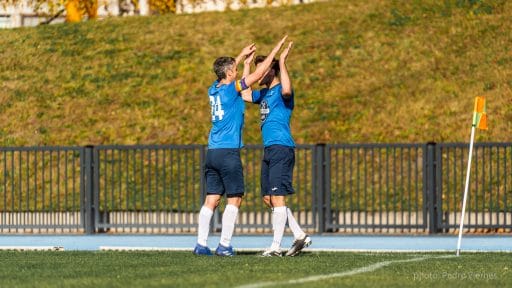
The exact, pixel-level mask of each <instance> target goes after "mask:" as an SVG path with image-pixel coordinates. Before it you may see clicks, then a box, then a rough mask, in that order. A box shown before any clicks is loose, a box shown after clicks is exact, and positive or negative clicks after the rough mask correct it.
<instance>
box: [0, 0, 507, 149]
mask: <svg viewBox="0 0 512 288" xmlns="http://www.w3.org/2000/svg"><path fill="white" fill-rule="evenodd" d="M511 8H512V4H511V2H509V1H485V0H481V1H460V0H446V1H434V0H428V1H419V0H415V1H332V2H322V3H314V4H308V5H297V6H290V7H280V8H265V9H251V10H242V11H229V12H225V13H217V12H214V13H202V14H194V15H164V16H155V17H138V18H137V17H131V18H112V19H106V20H103V21H97V22H85V23H79V24H76V25H50V26H45V27H37V28H23V29H14V30H1V31H0V57H1V59H2V61H0V102H1V103H2V105H0V131H2V133H1V134H0V135H1V136H2V137H1V138H0V143H1V144H2V145H24V146H26V145H87V144H93V145H98V144H167V143H179V144H190V143H198V144H205V143H206V141H207V135H208V131H209V128H210V123H209V122H208V119H209V113H210V108H209V103H208V100H207V98H206V96H205V95H206V90H207V87H208V86H209V85H210V84H211V82H212V81H213V80H214V78H215V77H214V75H213V73H212V71H211V63H213V61H214V59H215V58H216V57H218V56H222V55H232V56H234V55H236V54H237V53H238V52H239V51H240V49H241V48H242V47H243V46H244V45H245V44H247V43H251V42H255V43H256V44H257V49H258V53H261V54H265V53H267V52H268V51H269V50H270V49H271V47H272V45H273V43H274V42H276V41H277V40H278V39H279V37H281V36H282V35H283V34H289V36H290V40H293V41H294V43H295V45H294V48H293V50H292V52H291V54H290V57H289V63H288V66H289V70H290V73H291V75H292V83H293V85H294V88H295V91H296V101H295V102H296V106H295V107H296V109H295V111H294V115H293V118H292V132H293V134H294V137H295V140H296V142H297V143H319V142H325V143H336V142H338V143H339V142H427V141H437V142H441V141H448V142H452V141H453V142H463V141H467V140H468V138H469V127H470V123H471V117H472V115H471V111H472V103H473V98H474V97H475V96H477V95H485V96H487V99H488V107H487V108H488V114H489V119H490V120H489V127H490V129H489V131H486V132H482V133H479V134H478V140H479V141H510V140H511V138H510V133H508V131H510V123H512V110H511V109H509V108H510V99H511V96H512V95H511V91H512V90H511V88H512V84H511V83H512V82H511V81H510V79H511V75H512V68H511V67H512V66H511V65H509V64H510V63H511V57H510V51H509V49H508V47H511V46H512V38H510V37H509V34H510V33H509V31H510V30H511V28H512V27H511V26H512V22H511V21H508V19H510V18H511V16H512V12H511V11H512V9H511ZM255 88H256V87H255ZM258 112H259V111H258V108H257V106H256V105H247V111H246V129H245V132H244V138H245V139H244V140H245V142H246V143H260V142H261V136H260V129H259V116H258Z"/></svg>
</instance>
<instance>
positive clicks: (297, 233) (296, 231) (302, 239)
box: [283, 148, 312, 256]
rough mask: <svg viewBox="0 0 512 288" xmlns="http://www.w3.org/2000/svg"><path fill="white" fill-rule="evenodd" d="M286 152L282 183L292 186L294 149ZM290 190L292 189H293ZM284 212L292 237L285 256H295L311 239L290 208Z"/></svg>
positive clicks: (309, 243)
mask: <svg viewBox="0 0 512 288" xmlns="http://www.w3.org/2000/svg"><path fill="white" fill-rule="evenodd" d="M288 154H289V157H288V158H289V159H290V161H288V162H286V165H285V166H286V167H285V168H284V171H286V173H283V183H284V185H286V186H289V187H292V181H293V168H294V166H295V151H294V150H293V148H290V149H289V150H288ZM291 191H293V189H292V190H291ZM286 213H287V216H288V227H290V230H292V233H293V238H294V241H293V244H292V247H291V248H290V249H289V250H288V251H287V252H286V256H295V255H298V254H299V253H300V252H301V251H302V249H304V248H305V247H308V246H309V245H311V243H312V241H311V238H310V237H309V235H307V234H306V233H304V231H303V230H302V228H301V227H300V225H299V223H298V222H297V220H296V219H295V217H294V216H293V213H292V210H291V209H290V208H287V209H286Z"/></svg>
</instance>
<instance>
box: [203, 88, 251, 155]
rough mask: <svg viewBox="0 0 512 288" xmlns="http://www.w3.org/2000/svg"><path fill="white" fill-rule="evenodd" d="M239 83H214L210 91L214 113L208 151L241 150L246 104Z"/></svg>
mask: <svg viewBox="0 0 512 288" xmlns="http://www.w3.org/2000/svg"><path fill="white" fill-rule="evenodd" d="M238 82H239V81H238V80H237V81H233V82H231V83H229V84H226V85H220V86H217V85H218V84H219V82H218V81H215V82H213V84H212V86H210V88H209V89H208V97H209V98H210V106H211V113H212V118H211V120H212V129H211V130H210V136H209V137H208V149H218V148H241V147H242V146H243V142H242V129H243V126H244V112H245V103H244V100H243V99H242V97H241V94H240V88H239V85H236V84H237V83H238Z"/></svg>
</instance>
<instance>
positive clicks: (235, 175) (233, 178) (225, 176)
mask: <svg viewBox="0 0 512 288" xmlns="http://www.w3.org/2000/svg"><path fill="white" fill-rule="evenodd" d="M219 160H220V161H222V163H223V166H222V169H221V175H222V181H223V184H224V187H225V189H226V196H227V204H226V208H225V209H224V213H223V214H222V231H221V235H220V243H219V246H218V247H217V250H216V251H215V254H217V255H219V256H233V255H235V251H234V250H233V247H232V246H231V238H232V236H233V232H234V230H235V224H236V220H237V217H238V209H239V208H240V205H241V203H242V197H243V195H244V175H243V168H242V161H241V159H240V149H229V150H227V151H225V155H223V156H222V158H221V159H219Z"/></svg>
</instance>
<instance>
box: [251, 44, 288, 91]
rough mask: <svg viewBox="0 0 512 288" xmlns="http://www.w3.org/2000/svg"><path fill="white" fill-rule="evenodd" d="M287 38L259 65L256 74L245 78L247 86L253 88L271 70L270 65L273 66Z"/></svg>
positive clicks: (253, 73)
mask: <svg viewBox="0 0 512 288" xmlns="http://www.w3.org/2000/svg"><path fill="white" fill-rule="evenodd" d="M286 38H288V35H286V36H284V37H283V39H281V41H279V43H277V45H276V46H275V47H274V49H272V51H271V52H270V53H269V54H268V55H267V58H265V60H263V62H261V64H259V65H258V67H257V68H256V70H254V72H252V73H251V74H249V75H247V76H246V77H245V80H244V81H245V84H246V85H247V86H251V85H252V84H254V83H256V82H257V81H258V80H259V79H260V78H261V77H263V75H265V73H266V72H267V70H268V68H270V65H272V60H273V59H274V57H275V56H276V54H277V52H279V50H280V49H281V47H282V46H283V44H284V42H285V41H286Z"/></svg>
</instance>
